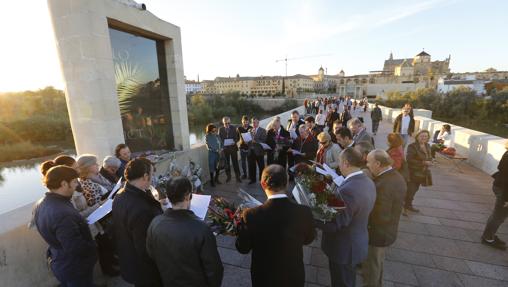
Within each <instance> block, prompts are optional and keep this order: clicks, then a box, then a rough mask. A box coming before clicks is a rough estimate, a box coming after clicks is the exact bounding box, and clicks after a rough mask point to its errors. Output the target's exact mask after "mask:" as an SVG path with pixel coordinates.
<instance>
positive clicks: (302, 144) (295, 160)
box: [288, 125, 318, 166]
mask: <svg viewBox="0 0 508 287" xmlns="http://www.w3.org/2000/svg"><path fill="white" fill-rule="evenodd" d="M299 130H300V136H299V137H298V138H297V139H296V140H295V141H294V142H293V145H292V146H291V148H290V149H289V150H288V163H289V166H293V165H295V164H299V163H301V162H307V163H309V162H310V161H311V160H314V159H315V158H316V153H317V150H318V141H317V139H316V138H314V137H313V136H312V134H311V133H310V131H309V130H308V129H307V127H306V126H304V125H301V126H300V128H299Z"/></svg>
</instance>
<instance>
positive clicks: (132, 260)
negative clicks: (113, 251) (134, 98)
mask: <svg viewBox="0 0 508 287" xmlns="http://www.w3.org/2000/svg"><path fill="white" fill-rule="evenodd" d="M152 174H153V165H152V163H151V162H150V161H149V160H148V159H146V158H137V159H133V160H131V161H130V162H129V163H128V164H127V166H126V167H125V179H126V180H127V183H126V184H125V187H124V188H123V189H122V190H120V191H119V192H118V194H117V195H116V196H115V199H114V201H113V211H112V213H113V228H114V232H115V233H114V235H115V242H116V244H117V249H118V258H119V261H120V273H121V275H122V278H123V279H124V280H125V281H127V282H129V283H131V284H134V285H135V286H136V287H138V286H162V284H161V280H160V275H159V271H158V269H157V266H156V265H155V262H154V261H153V260H152V259H151V258H150V257H149V256H148V253H147V252H146V230H147V229H148V226H149V225H150V222H152V219H153V218H154V217H155V216H157V215H160V214H162V208H161V205H160V203H159V201H157V200H156V199H155V198H154V197H153V196H152V193H151V192H150V190H149V187H150V184H151V183H152Z"/></svg>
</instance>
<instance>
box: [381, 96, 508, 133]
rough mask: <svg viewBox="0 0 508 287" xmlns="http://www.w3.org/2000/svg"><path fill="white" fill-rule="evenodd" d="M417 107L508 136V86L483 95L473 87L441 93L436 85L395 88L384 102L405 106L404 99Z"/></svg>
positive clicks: (472, 127)
mask: <svg viewBox="0 0 508 287" xmlns="http://www.w3.org/2000/svg"><path fill="white" fill-rule="evenodd" d="M408 102H409V103H411V104H412V105H413V107H414V108H419V109H428V110H432V118H434V119H436V120H440V121H444V122H449V123H451V124H454V125H458V126H462V127H465V128H469V129H473V130H477V131H481V132H485V133H489V134H493V135H497V136H500V137H503V138H506V137H508V127H507V125H508V90H502V91H497V92H496V91H494V92H491V93H490V94H489V95H488V96H486V97H480V96H477V95H476V94H475V92H474V91H473V90H471V89H469V88H465V87H464V88H457V89H455V90H453V91H451V92H448V93H445V94H440V93H437V92H436V91H435V90H434V89H419V90H416V91H414V92H406V93H403V94H402V93H400V92H392V93H389V94H388V95H387V99H386V100H384V101H379V103H380V104H382V105H385V106H388V107H392V108H401V107H402V106H403V105H404V103H408Z"/></svg>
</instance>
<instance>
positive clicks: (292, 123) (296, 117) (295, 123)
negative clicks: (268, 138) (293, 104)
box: [286, 110, 305, 135]
mask: <svg viewBox="0 0 508 287" xmlns="http://www.w3.org/2000/svg"><path fill="white" fill-rule="evenodd" d="M303 124H305V122H304V121H303V120H302V119H301V118H300V113H299V112H298V111H297V110H294V111H292V112H291V118H290V119H289V120H288V124H287V126H286V130H287V131H288V132H290V133H291V132H292V131H294V132H295V133H296V135H298V133H299V131H298V128H299V127H300V126H301V125H303Z"/></svg>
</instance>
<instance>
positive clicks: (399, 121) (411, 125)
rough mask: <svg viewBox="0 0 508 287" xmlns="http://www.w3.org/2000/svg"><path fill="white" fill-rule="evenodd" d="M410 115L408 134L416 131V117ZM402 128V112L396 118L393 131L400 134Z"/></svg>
mask: <svg viewBox="0 0 508 287" xmlns="http://www.w3.org/2000/svg"><path fill="white" fill-rule="evenodd" d="M410 117H411V119H410V120H409V127H408V128H407V133H408V135H410V136H412V135H413V133H414V132H415V119H414V117H413V116H411V115H410ZM401 129H402V114H399V115H398V116H397V117H396V118H395V121H394V122H393V132H394V133H399V134H400V130H401Z"/></svg>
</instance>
